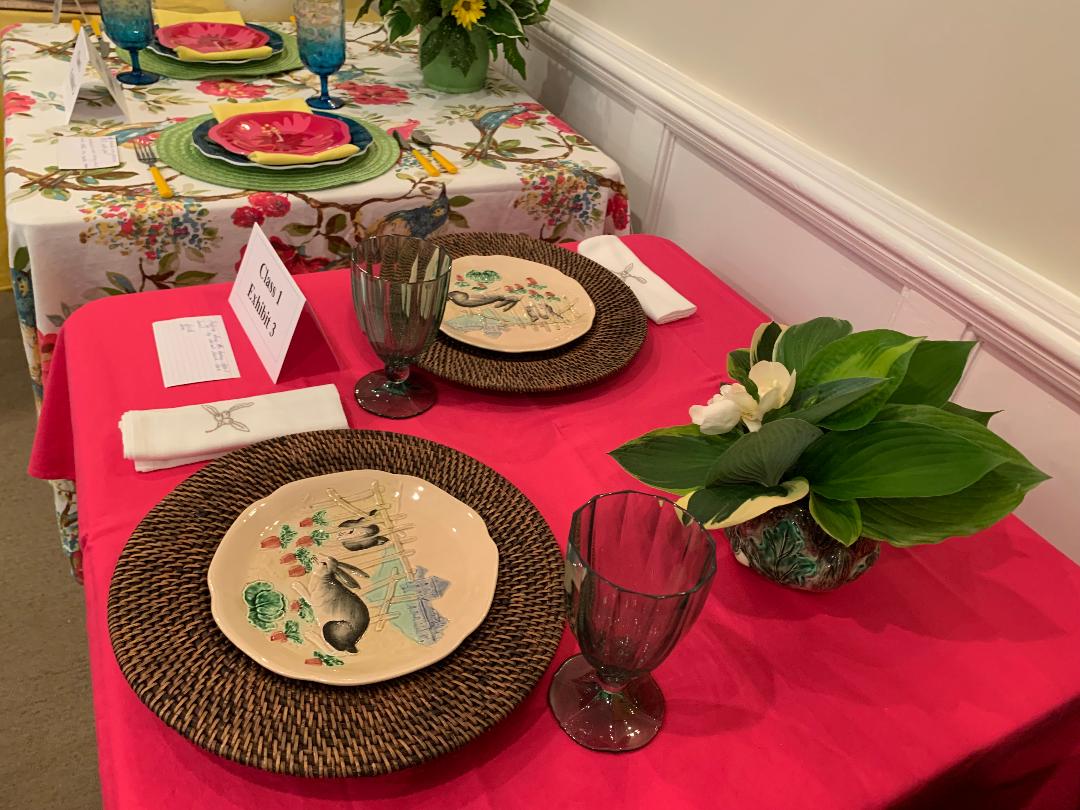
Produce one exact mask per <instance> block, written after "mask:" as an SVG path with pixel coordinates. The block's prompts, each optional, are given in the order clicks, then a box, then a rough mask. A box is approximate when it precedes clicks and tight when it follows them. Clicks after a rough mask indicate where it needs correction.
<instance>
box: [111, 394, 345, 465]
mask: <svg viewBox="0 0 1080 810" xmlns="http://www.w3.org/2000/svg"><path fill="white" fill-rule="evenodd" d="M348 426H349V423H348V422H347V421H346V419H345V411H344V410H343V409H342V407H341V397H340V396H338V391H337V388H336V387H335V386H333V385H319V386H316V387H314V388H298V389H296V390H294V391H279V392H278V393H275V394H263V395H262V396H257V397H238V398H237V399H230V400H224V401H222V402H208V403H206V404H202V405H185V406H183V407H180V408H159V409H157V410H150V411H127V412H126V413H124V415H123V416H121V417H120V434H121V436H122V438H123V442H124V458H129V459H131V460H132V461H134V462H135V469H136V470H138V471H139V472H148V471H150V470H161V469H164V468H166V467H179V466H180V465H181V464H192V463H194V462H196V461H206V460H208V459H212V458H217V457H218V456H222V455H224V454H225V453H228V452H229V451H230V450H235V449H237V448H238V447H245V446H247V445H249V444H254V443H255V442H260V441H262V440H263V439H271V438H273V437H275V436H286V435H288V434H290V433H303V432H305V431H309V430H331V429H334V428H347V427H348Z"/></svg>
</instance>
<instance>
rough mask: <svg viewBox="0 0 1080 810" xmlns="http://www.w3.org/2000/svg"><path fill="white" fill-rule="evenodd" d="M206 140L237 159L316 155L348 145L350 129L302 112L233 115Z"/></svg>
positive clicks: (343, 123)
mask: <svg viewBox="0 0 1080 810" xmlns="http://www.w3.org/2000/svg"><path fill="white" fill-rule="evenodd" d="M209 137H210V140H212V141H213V142H214V143H217V144H220V145H221V146H223V147H224V148H225V149H228V150H229V151H230V152H233V153H235V154H238V155H249V154H251V153H252V152H273V153H275V154H279V155H317V154H319V153H320V152H325V151H326V150H327V149H333V148H334V147H335V146H345V145H346V144H348V143H349V142H350V141H351V137H350V135H349V127H348V125H347V124H346V123H345V122H344V121H342V120H341V119H339V118H326V117H323V116H321V115H315V114H313V113H302V112H260V113H245V114H241V115H234V116H233V117H232V118H229V119H227V120H225V121H223V122H221V123H220V124H215V125H214V126H213V127H211V128H210V132H209Z"/></svg>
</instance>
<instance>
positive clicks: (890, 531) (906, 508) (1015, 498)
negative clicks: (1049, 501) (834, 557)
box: [859, 468, 1034, 546]
mask: <svg viewBox="0 0 1080 810" xmlns="http://www.w3.org/2000/svg"><path fill="white" fill-rule="evenodd" d="M999 469H1000V468H999ZM1031 486H1034V485H1031ZM1031 486H1025V485H1022V484H1019V483H1017V482H1016V480H1014V479H1013V478H1011V477H1010V476H1009V475H1007V474H1005V473H1004V472H999V470H991V471H990V472H989V473H987V474H986V475H985V476H983V477H982V478H981V479H980V480H978V481H976V482H975V483H974V484H972V485H971V486H969V487H965V488H964V489H962V490H960V491H959V492H955V493H953V494H951V495H941V496H939V497H936V498H868V499H866V500H860V501H859V509H860V511H861V512H862V519H863V534H864V535H865V536H866V537H873V538H875V539H878V540H885V541H887V542H888V543H891V544H892V545H894V546H914V545H919V544H922V543H937V542H940V541H941V540H945V539H946V538H949V537H963V536H965V535H969V534H974V533H975V532H978V531H982V530H983V529H986V528H988V527H990V526H993V525H994V524H995V523H997V522H998V521H999V520H1001V519H1002V518H1003V517H1005V516H1006V515H1008V514H1009V513H1010V512H1012V511H1013V510H1014V509H1016V507H1018V506H1019V505H1020V503H1021V502H1022V501H1023V500H1024V495H1025V494H1026V493H1027V492H1028V490H1030V489H1031Z"/></svg>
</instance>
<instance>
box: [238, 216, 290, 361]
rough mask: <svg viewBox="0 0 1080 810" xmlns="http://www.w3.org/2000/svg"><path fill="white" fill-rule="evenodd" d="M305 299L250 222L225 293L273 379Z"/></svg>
mask: <svg viewBox="0 0 1080 810" xmlns="http://www.w3.org/2000/svg"><path fill="white" fill-rule="evenodd" d="M306 303H307V299H306V298H305V297H304V294H303V293H302V292H301V291H300V288H299V287H298V286H297V285H296V281H294V280H293V277H292V276H291V275H289V271H288V270H287V269H286V268H285V265H284V264H283V263H282V261H281V259H280V258H279V257H278V255H277V252H276V251H275V250H274V248H273V246H272V245H271V244H270V240H269V239H267V238H266V234H265V233H263V231H262V228H260V227H259V226H258V225H254V226H253V227H252V229H251V237H250V238H249V239H248V243H247V249H246V250H245V251H244V258H243V259H242V260H241V262H240V270H239V271H238V272H237V274H236V281H235V282H234V283H233V286H232V290H231V291H230V293H229V306H231V307H232V309H233V312H235V313H236V317H237V319H238V320H239V321H240V325H241V326H242V327H243V328H244V332H245V333H246V334H247V336H248V339H249V340H250V341H251V345H252V347H254V349H255V353H256V354H258V355H259V359H260V360H262V363H263V366H265V367H266V373H267V374H269V375H270V379H271V380H273V381H274V382H277V381H278V376H279V375H280V374H281V366H282V364H283V363H284V362H285V355H286V354H288V352H289V345H290V344H291V343H292V338H293V333H294V332H295V331H296V323H297V321H299V320H300V313H301V312H302V311H303V309H304V306H305V304H306Z"/></svg>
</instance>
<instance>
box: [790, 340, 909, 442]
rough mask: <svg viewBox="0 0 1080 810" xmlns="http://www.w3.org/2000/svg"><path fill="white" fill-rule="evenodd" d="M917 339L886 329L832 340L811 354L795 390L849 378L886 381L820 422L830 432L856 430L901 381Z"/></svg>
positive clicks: (873, 413)
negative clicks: (873, 378) (886, 381)
mask: <svg viewBox="0 0 1080 810" xmlns="http://www.w3.org/2000/svg"><path fill="white" fill-rule="evenodd" d="M921 340H922V338H911V337H908V336H907V335H904V334H901V333H900V332H893V331H892V330H889V329H873V330H871V331H869V332H856V333H855V334H853V335H848V336H847V337H843V338H840V339H839V340H834V341H833V342H832V343H830V344H828V345H827V346H825V348H823V349H821V350H819V351H818V352H817V353H816V354H815V355H814V357H813V358H812V359H811V360H810V362H809V364H808V365H807V366H806V368H805V370H800V372H799V374H798V376H797V382H796V386H797V389H798V390H800V391H801V390H804V389H807V388H810V387H812V386H815V385H820V384H821V383H824V382H829V381H831V380H846V379H850V378H852V377H878V378H887V379H888V380H889V382H888V383H886V384H885V385H882V386H881V387H879V388H877V389H876V390H874V391H873V392H871V393H870V394H867V395H865V396H863V397H861V398H860V399H858V400H857V401H855V402H853V403H851V404H850V405H848V406H846V407H844V408H841V409H840V410H838V411H836V412H835V413H833V414H832V415H830V416H829V417H827V418H826V419H824V420H822V422H821V425H822V426H823V427H827V428H829V429H831V430H856V429H858V428H861V427H862V426H863V425H865V424H866V423H867V422H869V421H870V420H871V419H873V418H874V415H875V414H877V412H878V410H880V408H881V406H882V405H884V404H885V403H886V402H887V401H888V399H889V397H890V396H892V393H893V391H895V390H896V389H897V387H898V386H899V385H900V383H901V382H902V381H903V379H904V375H905V374H906V373H907V368H908V363H909V361H910V359H911V355H912V353H913V352H914V351H915V347H916V346H918V345H919V343H920V341H921Z"/></svg>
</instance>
